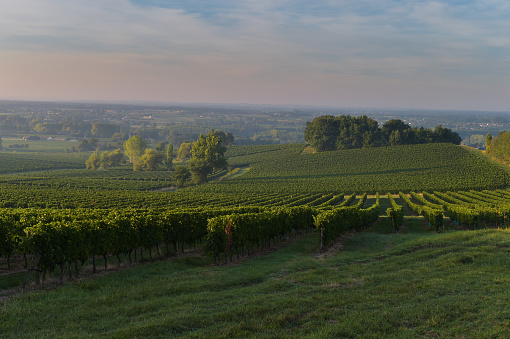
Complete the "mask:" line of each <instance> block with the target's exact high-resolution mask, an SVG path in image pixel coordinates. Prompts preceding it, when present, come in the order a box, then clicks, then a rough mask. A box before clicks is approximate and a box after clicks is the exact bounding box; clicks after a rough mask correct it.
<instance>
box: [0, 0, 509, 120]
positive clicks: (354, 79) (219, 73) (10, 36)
mask: <svg viewBox="0 0 510 339" xmlns="http://www.w3.org/2000/svg"><path fill="white" fill-rule="evenodd" d="M509 18H510V2H509V1H507V0H484V1H476V0H473V1H461V0H456V1H454V0H452V1H428V0H421V1H420V0H416V1H413V0H370V1H366V0H356V1H354V0H336V1H335V0H325V1H309V0H306V1H305V0H215V1H205V0H186V1H184V0H182V1H177V0H175V1H172V0H168V1H167V0H87V1H83V0H44V1H41V0H2V1H1V10H0V99H7V100H45V101H54V100H65V101H84V100H86V101H94V100H97V101H119V100H121V101H160V102H174V103H175V102H179V103H195V102H200V103H247V104H274V105H312V106H313V105H320V106H334V107H392V108H426V109H460V110H495V111H510V19H509Z"/></svg>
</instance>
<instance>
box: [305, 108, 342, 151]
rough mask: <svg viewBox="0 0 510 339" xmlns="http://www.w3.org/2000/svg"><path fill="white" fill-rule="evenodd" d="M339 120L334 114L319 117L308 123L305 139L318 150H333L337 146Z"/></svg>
mask: <svg viewBox="0 0 510 339" xmlns="http://www.w3.org/2000/svg"><path fill="white" fill-rule="evenodd" d="M338 126H339V121H338V120H337V119H336V118H335V117H334V116H332V115H325V116H321V117H317V118H315V119H313V120H312V122H307V123H306V129H305V135H304V137H305V141H306V142H307V143H309V144H310V146H312V148H313V149H314V150H315V151H317V152H323V151H333V150H335V149H336V147H337V145H336V144H337V136H338V133H339V130H338Z"/></svg>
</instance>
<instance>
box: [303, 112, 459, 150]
mask: <svg viewBox="0 0 510 339" xmlns="http://www.w3.org/2000/svg"><path fill="white" fill-rule="evenodd" d="M305 141H306V142H307V143H309V144H310V145H311V146H312V147H313V148H314V149H315V151H317V152H323V151H334V150H343V149H352V148H366V147H378V146H396V145H411V144H426V143H441V142H442V143H453V144H456V145H459V144H460V142H461V141H462V139H461V137H460V136H459V134H458V133H456V132H453V131H452V130H451V129H449V128H444V127H442V126H441V125H439V126H437V127H436V128H434V129H433V130H432V129H427V128H424V127H420V128H417V127H411V126H410V125H408V124H406V123H405V122H403V121H402V120H400V119H392V120H389V121H387V122H386V123H385V124H384V125H383V126H382V128H380V127H379V124H378V122H377V121H376V120H374V119H371V118H369V117H367V116H366V115H363V116H359V117H353V116H350V115H340V116H338V117H334V116H332V115H324V116H320V117H317V118H315V119H313V120H312V121H308V122H307V123H306V129H305Z"/></svg>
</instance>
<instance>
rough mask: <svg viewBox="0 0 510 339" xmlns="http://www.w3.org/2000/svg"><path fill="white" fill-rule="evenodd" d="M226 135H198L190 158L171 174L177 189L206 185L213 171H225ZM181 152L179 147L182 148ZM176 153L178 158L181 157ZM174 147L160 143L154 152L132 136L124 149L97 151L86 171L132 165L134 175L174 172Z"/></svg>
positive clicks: (211, 133)
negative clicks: (156, 171) (137, 172)
mask: <svg viewBox="0 0 510 339" xmlns="http://www.w3.org/2000/svg"><path fill="white" fill-rule="evenodd" d="M224 136H225V133H223V132H221V131H215V130H212V131H211V132H210V133H208V134H207V135H206V136H204V135H203V134H200V136H199V137H198V139H197V141H195V142H194V143H190V145H189V146H190V149H189V155H187V156H183V157H182V158H181V159H180V160H182V161H184V160H186V159H187V158H189V161H188V162H187V163H184V162H183V164H181V165H177V166H176V168H175V171H174V174H173V179H174V180H175V182H176V184H177V186H179V187H180V186H184V185H185V184H186V182H187V181H188V179H190V178H191V181H192V182H193V183H194V184H197V185H198V184H203V183H205V182H207V176H208V175H209V174H211V173H212V172H213V171H218V170H223V169H226V168H227V160H226V159H225V151H226V150H227V148H226V147H225V146H224V145H223V137H224ZM181 148H182V145H181ZM180 152H181V149H179V152H178V155H180V156H182V155H181V153H180ZM173 158H174V147H173V145H172V144H168V145H166V144H165V143H164V142H159V143H158V144H157V145H156V147H154V149H151V148H148V147H147V141H146V140H145V139H143V138H142V137H140V136H139V135H134V136H132V137H131V138H129V139H128V140H126V141H125V142H124V144H123V149H120V148H118V149H116V150H114V151H111V152H108V151H104V152H102V153H99V152H98V151H96V152H94V153H92V155H91V156H90V157H89V158H88V159H87V161H86V167H87V168H88V169H92V170H97V169H107V168H109V167H115V166H119V165H122V164H125V163H126V162H130V163H132V164H133V170H134V171H155V170H158V169H165V170H171V169H173Z"/></svg>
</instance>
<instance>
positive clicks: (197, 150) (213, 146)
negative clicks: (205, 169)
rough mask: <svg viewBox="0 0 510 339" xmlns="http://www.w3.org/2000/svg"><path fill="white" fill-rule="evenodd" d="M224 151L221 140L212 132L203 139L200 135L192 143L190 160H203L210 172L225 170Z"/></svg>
mask: <svg viewBox="0 0 510 339" xmlns="http://www.w3.org/2000/svg"><path fill="white" fill-rule="evenodd" d="M226 150H227V148H226V147H224V146H223V143H222V141H221V138H219V137H218V136H217V135H216V134H215V131H214V130H212V131H211V132H209V133H208V134H207V135H206V136H205V137H204V135H203V134H200V136H199V137H198V139H197V141H195V142H194V143H193V147H192V148H191V160H204V161H205V162H206V163H207V165H208V166H209V167H210V168H211V170H219V169H225V168H226V167H227V160H226V159H225V151H226Z"/></svg>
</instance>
